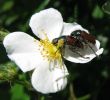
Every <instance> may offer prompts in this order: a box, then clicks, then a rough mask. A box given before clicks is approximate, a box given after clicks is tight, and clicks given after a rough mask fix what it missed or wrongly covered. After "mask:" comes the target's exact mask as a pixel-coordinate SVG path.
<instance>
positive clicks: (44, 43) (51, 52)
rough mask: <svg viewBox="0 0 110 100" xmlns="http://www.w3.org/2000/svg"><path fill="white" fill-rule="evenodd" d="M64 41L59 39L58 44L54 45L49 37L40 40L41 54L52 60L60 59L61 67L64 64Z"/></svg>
mask: <svg viewBox="0 0 110 100" xmlns="http://www.w3.org/2000/svg"><path fill="white" fill-rule="evenodd" d="M62 45H63V41H62V40H61V41H59V42H58V45H57V46H55V45H53V44H52V43H51V42H50V41H49V39H48V38H46V39H43V40H40V47H41V50H40V51H41V54H42V56H43V57H44V58H46V59H48V61H49V62H51V61H59V63H60V67H61V66H62V54H61V50H60V47H62Z"/></svg>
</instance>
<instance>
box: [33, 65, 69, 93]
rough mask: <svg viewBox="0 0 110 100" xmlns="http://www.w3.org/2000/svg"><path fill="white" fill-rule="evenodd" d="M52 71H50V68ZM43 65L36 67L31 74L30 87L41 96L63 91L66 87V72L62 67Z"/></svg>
mask: <svg viewBox="0 0 110 100" xmlns="http://www.w3.org/2000/svg"><path fill="white" fill-rule="evenodd" d="M51 66H52V67H53V66H54V67H53V69H50V67H51ZM51 66H49V64H47V65H46V64H45V65H44V66H42V67H37V68H36V69H35V70H34V72H33V74H32V79H31V82H32V85H33V87H34V88H35V89H36V90H37V91H38V92H41V93H43V94H48V93H55V92H58V91H60V90H63V89H64V88H65V86H66V85H67V75H68V71H67V69H66V67H65V65H64V66H62V68H61V67H59V66H60V65H59V66H58V65H54V64H51Z"/></svg>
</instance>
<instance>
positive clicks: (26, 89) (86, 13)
mask: <svg viewBox="0 0 110 100" xmlns="http://www.w3.org/2000/svg"><path fill="white" fill-rule="evenodd" d="M100 4H101V6H100ZM102 5H103V6H102ZM50 7H53V8H56V9H58V10H59V11H60V12H61V14H62V15H63V19H64V21H65V22H74V21H77V22H78V23H79V24H81V25H82V26H83V27H85V28H87V29H88V30H90V32H91V33H92V34H94V35H95V36H96V38H97V39H98V40H100V41H101V46H102V47H104V49H105V50H104V54H103V55H102V56H101V57H100V58H96V59H94V60H93V61H91V62H90V63H87V64H73V63H71V62H67V61H65V63H66V66H67V68H68V70H69V73H70V76H69V82H71V83H72V84H74V94H75V95H76V97H77V98H78V100H109V99H110V96H109V93H110V90H109V87H110V61H109V60H110V2H109V1H107V4H106V5H105V3H104V1H103V0H64V1H63V0H1V1H0V99H1V100H6V98H9V99H8V100H36V99H37V100H60V99H61V100H70V97H71V94H72V93H71V92H70V89H69V85H70V84H69V83H68V86H67V87H66V88H65V90H63V91H61V92H59V93H56V94H49V95H42V94H40V96H39V93H37V92H35V91H33V88H32V86H31V82H30V76H31V75H30V74H31V73H25V74H23V72H21V71H20V70H18V67H17V66H16V65H15V64H14V63H12V62H9V59H8V57H7V56H6V52H5V49H4V47H3V45H2V41H3V39H4V37H5V36H6V35H7V34H8V33H9V31H10V32H12V31H24V32H27V33H29V34H31V35H32V31H31V29H30V28H29V25H28V23H29V19H30V17H31V15H32V14H34V13H35V12H38V11H40V10H43V9H46V8H50ZM104 12H106V13H104ZM107 14H108V15H107ZM7 30H8V31H7ZM9 82H11V84H12V85H11V87H10V85H9ZM2 89H4V91H2ZM108 98H109V99H108ZM71 100H72V99H71Z"/></svg>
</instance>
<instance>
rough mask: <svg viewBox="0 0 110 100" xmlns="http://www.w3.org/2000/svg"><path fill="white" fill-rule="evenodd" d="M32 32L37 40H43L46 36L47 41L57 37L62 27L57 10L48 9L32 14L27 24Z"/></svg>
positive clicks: (60, 17)
mask: <svg viewBox="0 0 110 100" xmlns="http://www.w3.org/2000/svg"><path fill="white" fill-rule="evenodd" d="M29 25H30V27H31V29H32V31H33V33H34V34H36V35H37V36H38V37H39V38H41V39H44V38H45V35H44V33H46V34H47V36H48V38H49V40H50V41H51V40H52V39H53V38H56V37H59V36H60V33H61V31H62V27H63V19H62V16H61V14H60V12H58V11H57V10H55V9H53V8H49V9H46V10H42V11H40V12H39V13H36V14H34V15H33V16H32V17H31V19H30V23H29Z"/></svg>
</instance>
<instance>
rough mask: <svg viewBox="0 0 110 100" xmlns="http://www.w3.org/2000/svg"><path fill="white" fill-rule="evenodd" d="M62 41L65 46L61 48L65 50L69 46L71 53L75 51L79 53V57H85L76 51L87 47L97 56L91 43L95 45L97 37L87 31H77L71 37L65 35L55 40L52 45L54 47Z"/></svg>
mask: <svg viewBox="0 0 110 100" xmlns="http://www.w3.org/2000/svg"><path fill="white" fill-rule="evenodd" d="M61 39H62V40H63V41H64V45H62V47H61V48H64V47H65V45H68V46H69V48H70V50H71V51H73V52H75V53H77V54H78V55H80V56H81V57H83V56H82V55H81V54H80V53H79V52H78V51H77V50H75V49H76V48H77V49H83V48H84V46H85V45H87V46H88V47H89V48H90V49H91V50H92V51H93V52H94V54H95V55H96V56H97V54H96V53H95V51H94V49H93V48H92V47H91V45H90V43H91V44H93V45H95V43H96V38H95V36H93V35H91V34H88V33H87V32H85V31H81V30H76V31H74V32H72V33H71V34H70V35H64V36H61V37H58V38H55V39H53V41H52V43H53V44H54V45H57V43H58V41H59V40H61Z"/></svg>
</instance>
